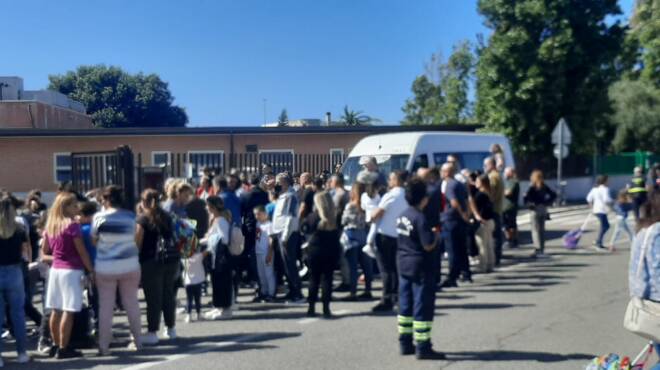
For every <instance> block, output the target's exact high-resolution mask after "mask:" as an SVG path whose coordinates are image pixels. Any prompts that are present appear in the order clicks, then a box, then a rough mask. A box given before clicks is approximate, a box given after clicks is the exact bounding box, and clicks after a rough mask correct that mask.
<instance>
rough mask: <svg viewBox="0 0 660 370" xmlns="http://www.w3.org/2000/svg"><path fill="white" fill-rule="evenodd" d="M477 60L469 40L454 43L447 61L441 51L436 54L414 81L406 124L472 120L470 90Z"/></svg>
mask: <svg viewBox="0 0 660 370" xmlns="http://www.w3.org/2000/svg"><path fill="white" fill-rule="evenodd" d="M474 64H475V56H474V53H473V52H472V45H471V44H470V43H469V42H468V41H463V42H461V43H459V44H457V45H455V46H454V50H453V52H452V54H451V56H450V57H449V59H448V60H447V63H444V64H443V63H442V58H441V57H440V55H439V54H434V55H433V56H432V57H431V62H430V63H429V64H428V65H427V68H426V69H427V71H426V73H425V74H424V75H422V76H419V77H417V78H416V79H415V81H413V84H412V93H413V97H412V98H410V99H408V100H406V102H405V104H404V106H403V108H402V110H403V112H404V113H405V114H406V115H405V118H404V120H403V124H407V125H429V124H435V125H439V124H455V123H464V122H467V121H469V120H470V118H471V116H472V114H471V113H472V112H471V105H470V102H469V99H468V92H469V89H470V80H471V78H472V75H473V70H474ZM436 76H437V77H436Z"/></svg>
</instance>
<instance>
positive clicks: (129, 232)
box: [92, 185, 142, 356]
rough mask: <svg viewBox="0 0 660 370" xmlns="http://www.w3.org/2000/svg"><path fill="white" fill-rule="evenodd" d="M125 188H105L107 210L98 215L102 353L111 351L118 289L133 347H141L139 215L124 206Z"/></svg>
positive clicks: (95, 223) (94, 228) (95, 222)
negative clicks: (136, 239) (137, 221)
mask: <svg viewBox="0 0 660 370" xmlns="http://www.w3.org/2000/svg"><path fill="white" fill-rule="evenodd" d="M121 204H122V190H121V188H119V187H117V186H114V185H113V186H108V187H107V188H105V189H104V191H103V203H102V205H103V209H104V211H103V212H99V213H97V214H96V215H94V220H93V221H92V237H93V239H94V243H95V244H96V249H97V254H96V287H97V289H98V292H99V354H100V355H101V356H106V355H108V354H109V353H110V352H109V351H110V341H111V340H112V315H113V311H114V308H115V302H116V292H117V290H119V295H120V296H121V303H122V304H123V306H124V309H125V310H126V315H127V316H128V323H129V325H130V328H131V334H132V335H133V341H132V342H131V343H130V344H129V349H132V350H137V349H139V348H140V347H141V336H140V331H141V328H142V323H141V321H140V304H139V301H138V289H139V286H140V275H141V273H140V262H139V257H138V256H139V251H138V248H137V245H136V243H135V231H136V226H135V214H134V213H133V212H131V211H128V210H125V209H122V208H121Z"/></svg>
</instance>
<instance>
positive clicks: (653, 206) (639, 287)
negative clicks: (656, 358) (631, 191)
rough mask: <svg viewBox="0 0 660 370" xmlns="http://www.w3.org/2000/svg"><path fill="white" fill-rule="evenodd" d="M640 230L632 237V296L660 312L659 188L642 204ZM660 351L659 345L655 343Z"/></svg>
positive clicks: (629, 277)
mask: <svg viewBox="0 0 660 370" xmlns="http://www.w3.org/2000/svg"><path fill="white" fill-rule="evenodd" d="M637 227H638V232H637V236H636V237H635V239H634V240H633V244H632V248H631V251H630V254H631V258H630V266H629V268H628V285H629V289H630V296H631V297H637V298H640V299H642V300H643V301H644V303H645V304H647V305H650V306H651V307H650V308H651V309H652V310H650V311H652V312H659V311H660V269H659V268H658V266H660V191H659V190H657V189H656V190H654V191H653V193H651V195H650V197H649V199H648V201H647V202H646V203H645V204H644V205H642V208H641V214H640V219H639V221H638V223H637ZM655 349H656V353H660V352H657V351H660V344H658V343H656V344H655Z"/></svg>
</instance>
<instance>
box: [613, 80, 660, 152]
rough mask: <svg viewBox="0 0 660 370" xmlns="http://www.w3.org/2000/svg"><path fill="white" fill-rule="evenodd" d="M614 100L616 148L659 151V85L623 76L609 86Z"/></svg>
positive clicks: (614, 144)
mask: <svg viewBox="0 0 660 370" xmlns="http://www.w3.org/2000/svg"><path fill="white" fill-rule="evenodd" d="M610 96H611V97H612V99H613V100H614V114H613V115H612V117H611V120H612V123H614V126H613V127H614V128H615V130H616V131H615V132H616V134H615V136H614V141H613V143H612V145H613V148H614V150H616V151H635V150H643V151H651V152H657V151H658V143H660V87H656V86H655V85H654V84H652V83H650V82H649V81H646V80H644V79H640V80H637V81H631V80H628V79H624V80H622V81H619V82H617V83H616V84H614V85H613V86H612V88H611V89H610Z"/></svg>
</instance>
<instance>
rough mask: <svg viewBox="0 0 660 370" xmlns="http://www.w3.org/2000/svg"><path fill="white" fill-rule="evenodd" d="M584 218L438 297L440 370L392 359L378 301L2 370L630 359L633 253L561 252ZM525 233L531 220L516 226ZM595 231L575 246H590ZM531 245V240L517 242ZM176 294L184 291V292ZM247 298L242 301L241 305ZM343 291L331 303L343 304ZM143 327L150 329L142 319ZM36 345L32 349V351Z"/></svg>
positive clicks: (253, 317) (530, 365)
mask: <svg viewBox="0 0 660 370" xmlns="http://www.w3.org/2000/svg"><path fill="white" fill-rule="evenodd" d="M585 215H586V210H585V209H584V208H573V209H562V210H561V213H556V214H554V215H553V220H552V221H550V222H549V224H548V228H549V231H548V236H549V237H550V242H549V243H548V251H549V254H550V255H551V258H548V259H544V260H532V259H530V258H529V255H530V254H531V247H530V246H529V245H526V246H523V247H522V248H520V249H516V250H506V251H505V260H504V261H503V266H502V267H501V268H499V269H498V271H497V272H495V273H493V274H490V275H476V276H475V279H474V280H475V281H474V283H473V284H462V285H461V286H460V287H459V288H457V289H451V290H447V291H445V292H443V293H440V294H438V296H437V308H436V319H435V323H434V327H433V333H432V334H433V343H434V347H435V348H436V349H438V350H442V351H445V352H446V353H447V355H448V359H447V360H446V361H431V362H428V361H426V362H419V361H416V360H415V359H414V358H411V357H401V356H400V355H399V354H398V342H397V327H396V316H395V315H394V314H392V315H385V316H373V315H371V313H370V308H371V307H372V305H373V304H374V303H375V302H357V303H345V302H339V301H335V302H333V304H332V309H333V311H334V313H335V314H336V316H337V317H336V318H335V319H333V320H323V319H315V318H314V319H309V318H306V317H305V311H306V307H305V306H287V305H285V304H252V303H242V304H241V305H240V310H239V311H238V312H237V313H236V314H235V316H234V318H233V319H231V320H228V321H215V322H208V321H204V322H194V323H191V324H185V323H184V322H183V321H182V318H180V321H179V322H178V325H177V330H178V333H179V339H176V340H173V341H167V342H166V341H162V342H161V344H160V345H159V346H157V347H149V348H146V349H144V350H143V351H141V352H137V353H136V352H129V351H127V350H125V349H124V347H125V345H126V343H127V341H128V338H127V325H126V323H125V318H124V317H118V318H117V319H116V320H115V321H116V324H115V327H116V335H117V337H116V341H115V342H116V343H115V348H114V354H115V356H114V357H104V358H100V357H95V352H96V351H95V350H86V351H85V358H83V359H77V360H70V361H53V360H47V359H44V358H43V357H38V356H36V355H34V360H33V361H32V362H31V363H30V364H29V365H27V367H25V366H18V365H16V364H13V363H12V359H13V358H14V357H15V353H14V352H13V348H14V347H13V343H12V341H9V342H6V343H5V345H4V350H3V351H4V352H3V357H4V358H5V367H7V368H19V367H20V368H26V369H27V368H29V369H34V370H41V369H58V370H60V369H90V368H93V369H107V370H110V369H117V370H119V369H124V370H129V369H130V370H138V369H157V370H169V369H182V368H184V369H190V370H192V369H194V370H203V369H216V368H229V369H256V368H268V369H310V368H315V369H373V368H378V369H451V370H458V369H512V368H516V369H583V368H584V367H585V365H586V364H587V363H588V362H589V361H590V359H591V358H593V357H594V356H596V355H600V354H605V353H609V352H616V353H621V354H626V355H631V356H633V355H635V354H636V353H637V352H639V350H641V348H642V347H643V346H644V340H642V339H641V338H637V337H635V336H634V335H632V334H630V333H628V332H626V331H625V329H623V327H622V322H623V313H624V310H625V307H626V303H627V301H628V289H627V264H628V256H629V243H627V242H626V241H622V242H620V243H619V244H618V245H617V247H618V250H617V252H615V253H612V254H603V253H599V252H595V251H591V250H590V249H589V248H582V249H580V250H577V251H567V250H565V249H563V248H562V247H561V239H560V238H561V235H563V233H565V232H566V231H567V230H569V229H573V228H577V227H578V226H579V225H580V224H581V222H582V220H583V219H584V217H585ZM520 220H521V221H520V222H521V228H522V230H523V231H527V230H528V229H529V228H528V222H526V218H525V217H524V216H521V218H520ZM594 229H595V222H594V223H592V225H591V227H590V228H589V231H588V232H587V233H586V234H585V236H584V237H583V241H582V243H581V244H582V246H589V245H590V244H591V241H592V240H593V238H594V234H595V232H594ZM523 239H524V240H527V241H528V240H529V233H528V232H524V233H523ZM182 293H183V292H182ZM248 294H249V291H248V290H244V291H242V296H241V297H240V300H241V301H242V302H247V301H248V300H249V299H250V298H251V297H250V296H249V295H248ZM344 294H345V293H335V294H334V296H335V297H336V298H341V297H342V296H343V295H344ZM143 324H146V323H145V319H144V318H143ZM35 347H36V342H35V341H33V342H32V343H31V348H35Z"/></svg>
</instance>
